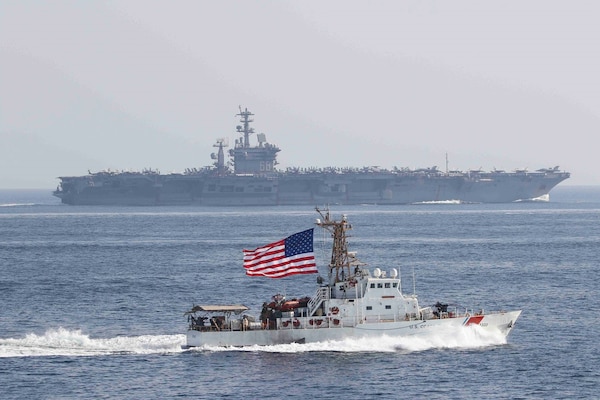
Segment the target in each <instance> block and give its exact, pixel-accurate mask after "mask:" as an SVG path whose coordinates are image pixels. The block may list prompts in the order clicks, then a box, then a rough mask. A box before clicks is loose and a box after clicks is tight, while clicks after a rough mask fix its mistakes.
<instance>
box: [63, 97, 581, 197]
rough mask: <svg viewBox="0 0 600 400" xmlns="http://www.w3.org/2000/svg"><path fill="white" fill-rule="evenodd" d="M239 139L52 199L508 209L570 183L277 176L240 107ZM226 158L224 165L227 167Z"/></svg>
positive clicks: (502, 177) (492, 177)
mask: <svg viewBox="0 0 600 400" xmlns="http://www.w3.org/2000/svg"><path fill="white" fill-rule="evenodd" d="M236 116H237V117H239V118H240V123H241V125H238V126H237V129H236V131H237V134H238V136H239V138H238V139H236V140H235V144H234V146H233V148H231V149H229V150H228V151H226V148H227V147H229V146H228V142H227V140H226V139H218V140H217V142H216V144H215V145H214V146H215V147H216V148H217V152H216V153H213V154H212V155H211V157H212V159H213V165H210V166H208V167H203V168H191V169H187V170H186V171H185V172H182V173H170V174H161V173H159V172H158V171H154V170H144V171H140V172H126V171H117V172H116V171H101V172H95V173H92V172H89V173H88V174H87V175H83V176H61V177H59V179H60V184H59V186H58V187H57V189H56V191H54V195H55V196H57V197H59V198H60V199H61V200H62V202H63V203H65V204H73V205H157V206H160V205H194V204H195V205H205V206H274V205H310V206H314V205H316V204H412V203H427V202H446V201H447V202H451V201H455V202H463V203H508V202H514V201H527V200H532V199H538V198H543V196H547V195H548V193H549V192H550V190H551V189H552V188H554V187H555V186H556V185H558V184H559V183H560V182H562V181H564V180H565V179H567V178H569V176H570V174H569V172H564V171H560V170H559V168H558V167H553V168H544V169H538V170H536V171H532V172H530V171H527V170H515V171H512V172H505V171H498V170H494V171H490V172H485V171H481V170H476V171H448V170H446V171H441V170H439V169H437V167H433V168H424V169H418V170H410V169H407V168H401V169H399V168H396V167H395V168H393V169H383V168H376V167H364V168H324V169H317V168H287V169H286V170H278V169H277V153H278V152H279V151H280V149H279V147H277V146H276V145H274V144H271V143H268V142H267V140H266V136H265V134H264V133H259V134H256V135H255V136H256V139H257V142H258V143H257V144H256V145H252V144H251V143H250V138H251V135H253V134H254V129H253V128H252V127H251V123H252V122H253V119H252V118H253V116H254V114H252V113H251V112H250V111H248V109H247V108H246V109H243V110H242V108H241V107H240V112H239V114H237V115H236ZM226 156H228V157H227V158H228V160H226Z"/></svg>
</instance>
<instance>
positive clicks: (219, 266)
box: [0, 186, 600, 399]
mask: <svg viewBox="0 0 600 400" xmlns="http://www.w3.org/2000/svg"><path fill="white" fill-rule="evenodd" d="M551 200H552V201H551V202H548V203H520V204H503V205H458V204H430V205H420V206H393V207H377V206H353V207H332V212H333V213H334V215H339V214H341V213H346V214H348V217H349V219H350V221H351V222H352V224H353V226H354V230H353V231H352V234H353V236H352V238H351V239H350V246H351V248H352V249H353V250H356V251H358V256H359V258H360V259H361V260H362V261H365V262H367V263H368V264H369V268H375V267H380V268H382V269H386V270H387V269H390V268H392V267H395V268H397V269H399V270H400V271H401V274H402V278H403V289H404V291H406V292H412V291H413V286H414V288H415V290H416V292H417V293H418V294H419V299H420V302H421V305H430V304H433V303H435V302H436V301H438V300H440V301H445V302H449V303H457V304H462V305H465V306H467V307H469V308H471V307H473V308H478V307H485V308H487V309H523V310H524V311H523V314H522V316H521V318H520V319H519V321H518V322H517V324H516V327H515V329H514V330H513V332H512V333H511V335H510V336H509V338H508V340H507V342H501V343H491V344H490V343H488V342H485V341H482V340H481V339H479V338H477V337H474V336H465V337H458V338H454V339H453V340H452V341H450V342H448V341H444V340H443V338H435V337H433V338H428V339H427V340H414V339H400V340H396V341H393V342H391V341H389V340H378V341H343V342H332V343H320V344H310V345H283V346H272V347H267V348H263V349H258V348H252V349H202V350H188V351H183V350H181V348H180V346H181V345H182V344H183V343H184V336H183V334H184V332H185V330H186V325H187V323H186V319H185V317H184V316H183V313H184V312H185V311H186V310H187V309H189V308H190V307H191V306H192V305H193V304H194V303H196V304H197V303H243V304H246V305H247V306H249V307H251V308H252V309H253V310H256V312H257V313H258V310H259V309H260V305H261V304H262V302H263V301H265V300H267V299H268V298H269V297H270V296H271V295H273V294H275V293H277V292H281V293H286V294H288V295H289V296H299V295H306V294H309V295H310V294H312V293H313V291H314V281H315V277H314V276H296V277H290V278H286V279H279V280H275V279H267V278H248V277H246V276H245V275H244V271H243V268H242V266H241V264H242V261H241V260H242V253H241V250H242V249H243V248H254V247H256V246H259V245H263V244H266V243H269V242H271V241H275V240H278V239H281V238H283V237H285V236H288V235H289V234H291V233H295V232H298V231H300V230H303V229H307V228H310V227H312V223H313V222H314V219H315V217H316V214H315V213H314V211H313V210H312V209H311V208H310V207H282V208H251V209H249V210H238V209H232V208H198V207H194V208H191V207H165V208H139V207H138V208H127V207H74V206H64V205H60V204H58V201H57V200H55V199H53V198H52V197H51V196H50V195H49V193H48V191H6V190H3V191H0V306H1V309H0V393H1V397H2V398H3V399H13V398H14V399H17V398H18V399H21V398H45V399H59V398H60V399H65V398H66V399H68V398H111V399H113V398H131V399H139V398H176V397H195V398H224V397H230V396H235V397H241V396H244V397H246V398H283V397H292V398H308V397H319V398H320V397H324V396H328V397H332V396H333V397H335V398H341V397H342V396H343V397H346V398H357V399H358V398H360V399H364V398H409V397H410V398H440V399H441V398H444V399H445V398H457V399H458V398H473V397H476V398H499V399H507V398H511V399H514V398H523V399H545V398H596V397H597V395H598V394H597V393H598V390H599V389H600V373H599V372H598V367H599V366H600V345H599V344H598V340H597V337H598V333H599V330H600V329H599V328H598V327H599V325H600V305H599V302H598V299H599V298H600V293H599V292H600V290H599V288H600V274H599V273H598V264H599V261H598V260H599V258H600V257H599V255H600V188H596V187H592V188H590V187H587V188H583V187H566V186H565V187H559V188H556V189H555V190H554V191H553V192H552V196H551ZM316 236H319V235H316ZM316 249H317V254H318V262H319V267H320V268H322V266H323V265H324V264H325V262H326V261H327V258H328V250H329V249H328V248H322V247H321V244H320V241H319V240H317V243H316ZM413 276H414V277H415V279H414V280H413Z"/></svg>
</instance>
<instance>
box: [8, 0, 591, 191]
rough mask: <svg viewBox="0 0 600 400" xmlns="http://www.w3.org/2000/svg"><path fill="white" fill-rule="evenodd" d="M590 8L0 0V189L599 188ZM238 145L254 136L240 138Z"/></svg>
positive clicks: (574, 4) (571, 4) (559, 4)
mask: <svg viewBox="0 0 600 400" xmlns="http://www.w3.org/2000/svg"><path fill="white" fill-rule="evenodd" d="M599 21H600V2H598V1H547V0H543V1H541V0H540V1H526V0H521V1H496V2H492V1H416V0H415V1H398V0H393V1H351V0H344V1H306V0H303V1H293V2H292V1H212V0H211V1H148V0H139V1H134V0H132V1H128V0H119V1H102V2H101V1H60V0H54V1H26V0H25V1H24V0H14V1H12V0H2V1H0V139H1V140H0V188H49V189H53V188H55V187H56V186H57V184H58V179H57V177H58V176H69V175H83V174H85V173H87V171H88V170H91V171H98V170H102V169H108V168H110V169H118V170H121V169H132V170H140V169H143V168H155V169H159V170H160V171H161V172H163V173H167V172H171V171H176V172H180V171H183V170H184V169H185V168H191V167H202V166H206V165H210V164H211V163H212V160H211V159H210V153H212V152H214V151H215V150H216V149H215V148H214V147H213V144H214V143H215V141H216V139H218V138H228V139H229V143H230V144H231V145H233V142H234V140H235V139H236V138H237V134H236V133H235V126H236V125H238V123H239V122H238V119H237V118H236V117H235V114H236V113H237V112H238V106H242V107H243V108H244V107H247V108H248V109H249V110H251V111H252V112H254V113H255V114H256V115H255V117H254V120H255V123H254V127H255V129H256V132H257V133H260V132H264V133H265V134H266V136H267V141H268V142H270V143H274V144H277V145H278V146H279V147H280V148H281V149H282V151H281V152H280V153H279V162H280V164H279V168H285V167H288V166H301V167H308V166H317V167H323V166H355V167H360V166H365V165H378V166H382V167H387V168H391V167H393V166H398V167H411V168H420V167H430V166H434V165H437V166H438V167H439V168H440V169H442V170H443V169H445V154H446V153H447V154H448V157H449V167H450V169H463V170H466V169H477V168H480V167H481V168H483V169H485V170H491V169H493V168H498V169H504V170H513V169H516V168H528V169H529V170H535V169H538V168H545V167H553V166H555V165H559V166H560V168H561V169H564V170H568V171H570V172H571V173H572V177H571V179H569V180H568V181H566V182H565V183H563V185H588V184H589V185H600V157H599V156H598V152H599V150H600V146H599V143H600V140H599V137H600V135H599V133H600V23H599ZM251 140H252V143H255V141H256V138H255V137H252V139H251Z"/></svg>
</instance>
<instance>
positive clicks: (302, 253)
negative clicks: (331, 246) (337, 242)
mask: <svg viewBox="0 0 600 400" xmlns="http://www.w3.org/2000/svg"><path fill="white" fill-rule="evenodd" d="M313 231H314V228H313V229H308V230H306V231H304V232H299V233H295V234H293V235H292V236H289V237H287V238H285V239H283V240H280V241H278V242H275V243H271V244H268V245H266V246H262V247H258V248H256V249H254V250H244V268H246V275H250V276H267V277H269V278H283V277H285V276H290V275H296V274H316V273H317V272H318V271H317V265H316V263H315V253H314V251H313Z"/></svg>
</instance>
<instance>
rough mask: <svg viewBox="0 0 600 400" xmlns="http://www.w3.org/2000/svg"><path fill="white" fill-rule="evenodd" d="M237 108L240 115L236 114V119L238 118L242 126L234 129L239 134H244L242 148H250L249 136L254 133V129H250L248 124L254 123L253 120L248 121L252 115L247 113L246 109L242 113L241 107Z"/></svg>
mask: <svg viewBox="0 0 600 400" xmlns="http://www.w3.org/2000/svg"><path fill="white" fill-rule="evenodd" d="M239 107H240V113H239V114H236V117H240V122H241V123H243V124H244V125H243V126H241V125H238V126H237V127H236V128H237V131H238V132H239V133H243V134H244V147H250V134H252V133H254V128H250V122H254V120H253V119H250V117H251V116H252V115H254V114H252V113H251V112H250V111H248V108H245V109H244V111H242V107H241V106H239Z"/></svg>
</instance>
